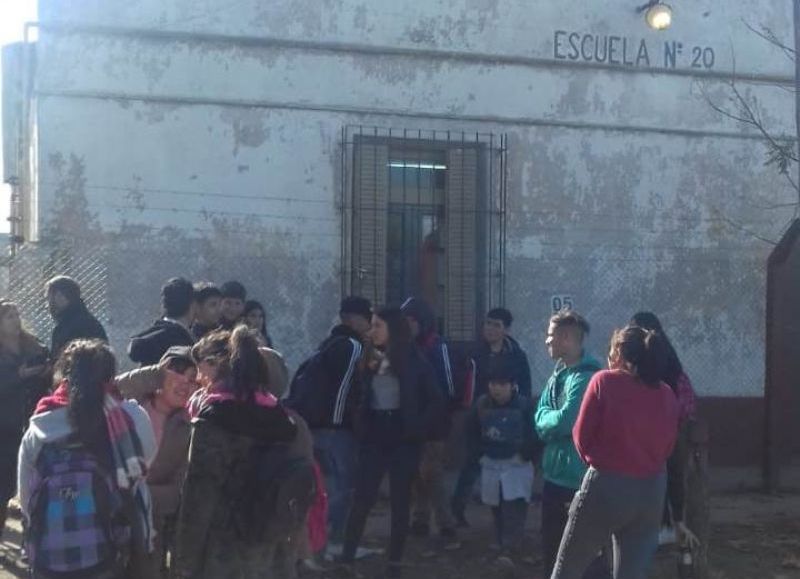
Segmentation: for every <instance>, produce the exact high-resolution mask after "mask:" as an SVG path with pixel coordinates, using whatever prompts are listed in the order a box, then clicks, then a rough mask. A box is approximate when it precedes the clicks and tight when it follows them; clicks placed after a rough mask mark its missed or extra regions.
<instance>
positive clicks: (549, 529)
mask: <svg viewBox="0 0 800 579" xmlns="http://www.w3.org/2000/svg"><path fill="white" fill-rule="evenodd" d="M588 333H589V324H588V322H587V321H586V320H585V319H584V318H583V317H582V316H580V315H579V314H577V313H575V312H572V311H568V310H562V311H560V312H558V313H557V314H555V315H554V316H553V317H552V318H550V325H549V326H548V328H547V340H546V342H545V343H546V345H547V349H548V352H549V353H550V357H551V358H553V360H555V361H556V367H555V369H554V370H553V374H552V376H550V379H549V380H548V381H547V385H546V386H545V387H544V391H543V392H542V396H541V398H540V399H539V405H538V407H537V409H536V415H535V418H534V423H535V426H536V432H537V433H538V435H539V438H540V439H541V440H542V442H544V445H545V446H544V455H543V457H542V472H543V475H544V489H543V490H542V547H543V550H544V563H545V577H549V576H550V574H551V573H552V571H553V566H554V565H555V562H556V556H557V555H558V547H559V544H560V543H561V535H562V534H563V532H564V527H565V526H566V524H567V516H568V513H569V505H570V503H571V501H572V498H573V496H574V495H575V492H576V491H577V490H578V489H579V488H580V486H581V482H582V481H583V476H584V475H585V474H586V470H587V467H586V465H585V464H584V462H583V461H582V460H581V458H580V456H579V455H578V451H577V450H576V449H575V445H574V443H573V442H572V427H573V426H575V421H576V420H577V418H578V411H579V410H580V407H581V402H582V401H583V395H584V393H585V392H586V388H587V386H588V385H589V380H591V378H592V375H593V374H594V373H595V372H597V371H598V370H600V368H601V366H600V363H599V362H598V361H597V360H596V359H595V358H593V357H591V356H589V355H588V354H586V353H585V352H584V349H583V339H584V337H585V336H586V334H588ZM602 567H603V562H598V564H597V565H592V567H591V568H590V570H589V571H587V575H585V576H584V577H590V576H591V577H597V576H598V570H597V569H598V568H600V569H602ZM606 569H607V566H606ZM600 574H601V575H602V573H600Z"/></svg>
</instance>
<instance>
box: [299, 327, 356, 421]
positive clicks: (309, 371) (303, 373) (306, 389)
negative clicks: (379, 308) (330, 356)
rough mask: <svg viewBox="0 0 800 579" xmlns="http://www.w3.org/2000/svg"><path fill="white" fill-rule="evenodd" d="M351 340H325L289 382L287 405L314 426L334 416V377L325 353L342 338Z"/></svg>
mask: <svg viewBox="0 0 800 579" xmlns="http://www.w3.org/2000/svg"><path fill="white" fill-rule="evenodd" d="M348 339H349V338H345V337H343V336H337V337H335V338H333V339H331V340H327V341H326V342H325V343H323V344H322V345H321V346H320V348H319V349H318V350H317V351H316V352H314V353H313V354H312V355H311V357H310V358H308V359H307V360H306V361H305V362H303V363H302V364H300V367H299V368H298V369H297V372H296V373H295V375H294V378H292V382H291V384H290V385H289V396H288V397H287V398H286V400H285V403H286V406H288V407H289V408H291V409H292V410H294V411H295V412H297V413H298V414H299V415H300V416H301V417H302V418H303V420H305V421H306V422H307V423H308V425H309V427H311V428H315V427H318V426H322V425H327V424H329V423H330V421H331V418H332V417H331V416H330V412H331V409H330V408H331V406H330V400H329V399H328V389H327V384H328V383H329V382H330V379H331V378H330V376H329V375H328V371H327V368H326V367H325V353H326V352H327V351H328V350H329V349H330V348H331V347H333V346H334V345H336V344H338V343H340V340H348Z"/></svg>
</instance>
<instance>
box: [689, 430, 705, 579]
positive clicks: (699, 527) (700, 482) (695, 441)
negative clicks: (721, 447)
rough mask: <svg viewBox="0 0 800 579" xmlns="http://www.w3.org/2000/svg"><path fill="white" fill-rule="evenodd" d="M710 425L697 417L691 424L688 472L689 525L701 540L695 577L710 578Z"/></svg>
mask: <svg viewBox="0 0 800 579" xmlns="http://www.w3.org/2000/svg"><path fill="white" fill-rule="evenodd" d="M708 439H709V433H708V425H707V424H706V423H705V422H703V421H701V420H697V421H695V422H692V423H691V424H690V425H689V456H688V465H687V467H688V468H687V473H686V524H687V526H688V527H689V528H690V529H691V530H692V531H693V532H694V533H695V535H697V538H698V539H700V547H699V548H698V549H696V550H695V552H694V557H693V558H694V577H695V579H708V576H709V573H708V541H709V538H710V537H711V521H710V518H711V503H710V496H709V489H708V487H709V484H708Z"/></svg>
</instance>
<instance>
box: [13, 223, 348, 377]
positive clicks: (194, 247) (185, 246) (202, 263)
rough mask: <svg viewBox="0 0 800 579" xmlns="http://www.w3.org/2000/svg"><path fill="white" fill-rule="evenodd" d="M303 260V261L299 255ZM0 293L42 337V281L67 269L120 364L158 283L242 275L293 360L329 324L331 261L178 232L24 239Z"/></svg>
mask: <svg viewBox="0 0 800 579" xmlns="http://www.w3.org/2000/svg"><path fill="white" fill-rule="evenodd" d="M301 261H302V263H301ZM5 264H6V267H4V268H2V269H3V270H4V271H5V272H7V274H8V280H9V282H8V285H7V290H6V291H5V292H4V295H6V296H8V298H9V299H11V300H13V301H15V302H16V303H17V304H18V305H19V308H20V313H21V315H22V318H23V321H24V323H25V325H26V326H27V327H28V328H29V329H30V330H31V331H32V332H33V333H34V334H35V335H36V336H37V337H39V339H40V340H41V341H42V342H44V343H46V344H48V343H49V340H50V335H51V332H52V329H53V321H52V318H51V316H50V313H49V311H48V306H47V299H46V295H45V289H44V288H45V284H46V283H47V281H48V280H49V279H50V278H52V277H54V276H56V275H68V276H70V277H72V278H74V279H75V280H76V281H77V282H78V284H79V285H80V286H81V291H82V296H83V299H84V301H85V302H86V305H87V307H88V308H89V310H90V311H91V312H92V313H93V314H94V315H95V316H96V317H97V318H98V319H99V320H100V322H101V323H102V324H103V326H104V327H105V329H106V332H107V333H108V336H109V341H110V343H111V345H112V346H113V347H114V349H115V350H116V351H117V352H118V354H119V355H118V359H119V363H120V367H121V368H123V369H124V368H127V367H130V366H131V362H130V360H128V357H127V354H126V348H127V345H128V342H129V340H130V337H131V336H132V335H134V334H136V333H138V332H140V331H142V330H144V329H145V328H147V327H148V326H149V325H150V324H152V322H153V321H154V320H155V319H156V318H158V317H159V316H160V315H161V311H160V289H161V286H162V285H163V283H164V282H165V281H166V280H167V279H169V278H172V277H178V276H183V277H186V278H187V279H190V280H192V281H212V282H215V283H218V284H221V283H222V282H224V281H227V280H233V279H235V280H238V281H241V282H242V283H243V284H244V285H245V287H246V288H247V289H248V298H252V299H256V300H259V301H260V302H261V303H262V304H263V305H264V307H265V309H266V313H267V323H268V326H269V328H268V331H269V332H270V334H271V335H272V337H273V339H274V340H275V341H276V345H277V347H279V348H280V349H281V350H282V351H283V352H284V354H285V355H286V357H287V361H288V362H289V364H290V366H295V365H296V364H298V363H299V361H300V360H302V359H303V358H304V357H305V356H307V355H308V354H309V353H310V352H311V351H312V348H313V346H314V344H316V343H317V342H318V341H319V340H321V339H322V338H323V337H324V336H325V334H326V332H327V331H328V330H329V329H330V325H331V322H332V321H333V319H334V315H335V313H336V304H337V301H338V292H337V290H338V287H339V283H338V280H339V277H338V271H337V268H338V264H337V262H336V261H335V258H332V257H330V256H327V255H319V256H314V255H310V256H309V255H306V256H302V257H300V256H291V254H288V253H284V252H281V251H280V250H279V248H276V246H275V244H258V243H251V244H249V245H240V244H233V245H226V244H214V245H213V246H209V245H207V244H204V243H202V242H198V241H189V240H185V239H181V240H175V241H174V242H172V243H170V242H165V241H164V240H158V242H150V241H147V240H142V239H132V238H125V239H121V238H120V239H112V240H110V241H103V242H100V243H93V244H77V243H76V244H74V245H64V244H59V245H49V244H27V245H24V246H21V247H19V248H18V249H17V251H16V252H15V255H13V256H11V257H9V258H8V259H7V260H6V261H5Z"/></svg>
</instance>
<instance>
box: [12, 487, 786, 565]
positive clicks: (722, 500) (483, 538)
mask: <svg viewBox="0 0 800 579" xmlns="http://www.w3.org/2000/svg"><path fill="white" fill-rule="evenodd" d="M468 515H469V517H470V520H471V522H472V523H473V524H472V527H471V528H470V529H467V530H465V531H464V532H463V533H462V538H463V543H464V544H463V546H462V548H461V549H460V550H458V551H454V552H448V553H444V552H442V551H438V550H437V549H435V545H434V542H433V541H432V540H422V539H418V538H413V539H412V540H411V541H410V542H409V549H408V557H407V561H408V571H407V573H406V574H405V576H406V577H411V578H414V579H484V578H486V577H498V578H500V577H505V576H508V577H520V578H525V579H542V570H541V566H540V564H539V563H538V538H537V528H538V518H539V511H538V507H537V506H536V505H533V506H531V511H530V516H529V529H528V533H529V544H530V546H531V555H532V556H533V558H534V559H535V560H537V562H535V563H534V564H533V565H531V564H524V563H520V564H519V565H518V567H517V569H516V571H515V572H513V573H508V574H507V573H506V572H505V571H502V572H501V571H499V570H498V569H497V568H496V567H495V566H494V565H493V561H492V559H491V557H490V554H489V551H488V549H487V545H488V544H489V542H490V538H491V534H490V528H491V527H490V519H489V516H488V512H487V509H486V508H484V507H481V506H480V505H475V506H473V507H472V508H471V510H470V511H469V513H468ZM388 522H389V517H388V512H387V510H386V509H385V508H384V507H379V508H377V509H376V511H375V513H374V514H373V516H372V518H371V520H370V526H369V529H368V535H367V544H368V546H377V547H380V546H382V545H383V544H384V543H385V539H386V534H387V529H388ZM3 538H4V541H3V543H2V545H0V556H2V557H3V561H2V562H3V567H2V569H0V579H10V578H12V577H24V576H25V571H24V569H23V568H21V567H19V566H17V564H16V555H17V545H18V541H19V523H18V521H17V520H12V521H10V522H9V525H8V528H7V529H6V532H5V533H4V536H3ZM710 567H711V575H710V579H800V494H787V495H775V496H766V495H761V494H719V495H716V496H714V498H713V502H712V536H711V541H710ZM382 569H383V561H382V559H381V558H380V557H376V558H374V559H368V560H364V561H360V562H359V564H358V565H357V571H358V573H359V575H361V576H362V577H364V578H365V579H373V578H377V577H380V576H381V575H382V573H381V571H382ZM313 576H316V577H319V578H320V579H328V578H330V579H333V578H335V577H339V576H340V574H339V573H337V572H334V571H331V572H327V573H323V574H318V575H309V577H313ZM650 577H651V578H652V579H673V578H675V577H677V573H676V554H675V552H674V551H673V550H672V549H662V550H661V551H660V552H659V554H658V557H657V559H656V562H655V565H654V568H653V571H652V572H651V574H650Z"/></svg>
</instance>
